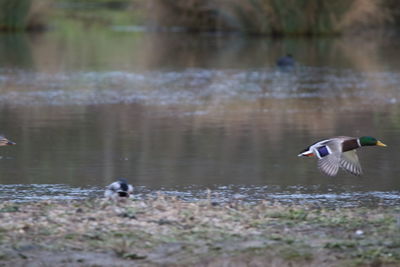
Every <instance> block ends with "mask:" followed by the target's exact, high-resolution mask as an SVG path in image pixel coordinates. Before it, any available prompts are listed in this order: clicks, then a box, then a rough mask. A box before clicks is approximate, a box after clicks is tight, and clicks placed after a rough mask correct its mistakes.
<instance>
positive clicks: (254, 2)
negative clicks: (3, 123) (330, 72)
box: [0, 0, 400, 36]
mask: <svg viewBox="0 0 400 267" xmlns="http://www.w3.org/2000/svg"><path fill="white" fill-rule="evenodd" d="M399 10H400V1H396V0H335V1H331V0H284V1H282V0H18V1H15V0H0V30H1V31H22V30H24V31H25V30H44V29H51V28H53V27H71V26H72V25H74V24H77V23H81V24H82V23H83V24H84V26H86V27H88V26H94V25H95V26H132V27H139V28H140V29H142V30H151V31H188V32H239V33H244V34H261V35H275V36H279V35H337V34H346V33H355V32H360V31H371V30H385V29H393V28H394V26H396V25H398V24H399V21H400V15H399V14H400V11H399ZM60 22H62V23H60ZM61 25H62V26H61Z"/></svg>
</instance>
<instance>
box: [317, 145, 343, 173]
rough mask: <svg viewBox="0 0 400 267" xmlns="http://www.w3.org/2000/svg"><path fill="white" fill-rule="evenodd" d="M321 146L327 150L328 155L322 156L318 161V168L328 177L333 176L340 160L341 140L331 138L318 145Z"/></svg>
mask: <svg viewBox="0 0 400 267" xmlns="http://www.w3.org/2000/svg"><path fill="white" fill-rule="evenodd" d="M320 144H321V145H324V146H327V147H328V148H329V155H327V156H324V157H322V158H320V159H319V160H318V168H319V169H320V170H321V171H322V172H323V173H325V174H326V175H329V176H335V175H336V174H337V173H338V171H339V167H340V166H341V165H340V159H341V154H342V153H341V145H342V140H341V139H338V138H333V139H330V140H326V141H323V142H321V143H320Z"/></svg>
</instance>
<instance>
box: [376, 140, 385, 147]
mask: <svg viewBox="0 0 400 267" xmlns="http://www.w3.org/2000/svg"><path fill="white" fill-rule="evenodd" d="M376 145H377V146H387V145H385V144H384V143H382V142H381V141H378V142H376Z"/></svg>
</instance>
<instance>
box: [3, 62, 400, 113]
mask: <svg viewBox="0 0 400 267" xmlns="http://www.w3.org/2000/svg"><path fill="white" fill-rule="evenodd" d="M399 82H400V75H399V74H397V73H391V72H376V73H374V72H359V71H354V70H343V69H342V70H341V69H334V68H313V67H301V68H298V69H296V70H295V71H293V72H289V73H284V72H279V71H277V70H275V69H265V68H264V69H251V70H210V69H186V70H183V71H170V72H160V71H157V72H145V73H131V72H123V71H110V72H71V73H56V74H46V73H32V72H24V71H15V72H14V73H12V74H10V73H8V72H7V73H6V74H4V73H1V72H0V88H1V90H2V94H1V96H0V104H1V103H3V104H5V103H7V104H12V105H98V104H115V103H140V104H142V105H182V104H184V105H204V104H207V103H210V102H212V103H218V104H226V103H229V102H231V101H238V100H239V101H240V100H246V101H254V100H256V99H262V98H272V99H274V98H276V99H292V98H296V99H301V98H327V97H328V98H332V97H335V98H349V97H357V98H362V99H365V100H366V101H370V100H372V99H373V100H374V101H375V102H374V103H376V101H381V102H382V103H397V100H398V99H399V97H400V95H399V94H400V93H399V92H398V90H397V87H396V86H397V84H399Z"/></svg>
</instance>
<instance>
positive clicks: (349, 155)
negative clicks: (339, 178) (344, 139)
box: [340, 150, 362, 176]
mask: <svg viewBox="0 0 400 267" xmlns="http://www.w3.org/2000/svg"><path fill="white" fill-rule="evenodd" d="M340 167H341V168H342V169H344V170H346V171H348V172H350V173H351V174H354V175H357V176H359V175H361V174H362V168H361V165H360V161H359V160H358V156H357V152H356V151H355V150H350V151H347V152H343V153H342V155H341V157H340Z"/></svg>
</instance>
